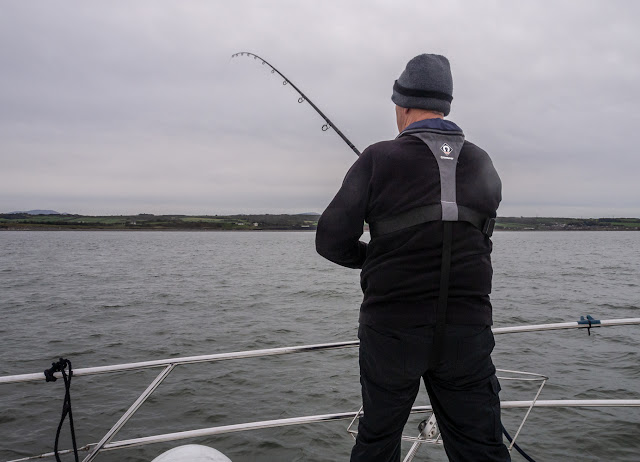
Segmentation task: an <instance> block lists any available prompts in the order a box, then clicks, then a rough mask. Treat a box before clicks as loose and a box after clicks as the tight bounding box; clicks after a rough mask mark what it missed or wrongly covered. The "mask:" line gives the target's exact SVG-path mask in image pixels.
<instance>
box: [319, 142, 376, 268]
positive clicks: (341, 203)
mask: <svg viewBox="0 0 640 462" xmlns="http://www.w3.org/2000/svg"><path fill="white" fill-rule="evenodd" d="M371 171H372V168H371V157H370V156H369V155H367V151H365V152H363V153H362V155H361V156H360V157H359V158H358V160H357V161H356V162H355V163H354V164H353V166H352V167H351V169H349V172H347V175H346V177H345V179H344V181H343V182H342V186H341V187H340V190H339V191H338V193H337V194H336V196H335V197H334V198H333V200H332V201H331V203H330V204H329V206H328V207H327V209H326V210H325V211H324V212H323V213H322V216H321V217H320V219H319V220H318V229H317V232H316V250H317V251H318V253H319V254H320V255H322V256H323V257H324V258H326V259H327V260H330V261H332V262H334V263H337V264H338V265H341V266H346V267H347V268H362V264H363V263H364V260H365V258H366V256H367V244H366V243H364V242H362V241H360V240H359V239H360V236H362V232H363V227H364V221H365V215H366V211H367V203H368V198H369V185H370V182H371Z"/></svg>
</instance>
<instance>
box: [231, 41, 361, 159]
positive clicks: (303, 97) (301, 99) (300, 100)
mask: <svg viewBox="0 0 640 462" xmlns="http://www.w3.org/2000/svg"><path fill="white" fill-rule="evenodd" d="M238 56H248V57H253V59H257V60H260V61H262V64H263V65H267V66H269V68H271V73H272V74H278V75H279V76H280V77H282V78H283V79H284V80H283V81H282V85H287V84H289V85H291V86H292V87H293V89H294V90H295V91H296V92H298V94H299V95H300V97H299V98H298V103H304V102H305V101H306V102H307V103H309V105H310V106H311V107H312V108H313V109H314V110H315V111H316V112H317V113H318V114H320V117H322V118H323V119H324V121H325V122H326V124H324V125H323V126H322V127H321V128H322V131H323V132H326V131H327V130H329V127H331V128H333V129H334V130H335V132H336V133H337V134H338V135H339V136H340V138H342V141H344V142H345V143H347V145H348V146H349V147H350V148H351V149H352V150H353V152H355V153H356V155H357V156H359V155H360V151H358V149H357V148H356V147H355V146H354V145H353V143H352V142H351V141H349V138H347V137H346V136H345V135H344V133H342V132H341V131H340V130H339V129H338V127H336V126H335V124H334V123H333V122H331V120H329V118H328V117H327V116H326V115H324V113H323V112H322V111H321V110H320V109H318V106H316V105H315V104H313V101H311V100H310V99H309V98H307V95H305V94H304V93H302V91H301V90H300V89H299V88H298V87H296V86H295V85H294V84H293V82H292V81H291V80H289V79H288V78H287V77H285V75H284V74H283V73H282V72H280V71H279V70H278V69H276V68H275V67H273V66H272V65H271V64H270V63H269V62H267V61H266V60H265V59H264V58H261V57H260V56H258V55H256V54H254V53H250V52H248V51H240V52H238V53H234V54H232V55H231V57H232V58H237V57H238Z"/></svg>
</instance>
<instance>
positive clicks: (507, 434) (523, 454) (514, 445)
mask: <svg viewBox="0 0 640 462" xmlns="http://www.w3.org/2000/svg"><path fill="white" fill-rule="evenodd" d="M502 433H504V436H506V437H507V439H508V440H509V443H511V442H512V441H513V439H512V438H511V435H509V432H508V431H507V429H506V428H504V425H503V426H502ZM513 447H514V448H515V450H516V451H518V452H519V453H520V455H521V456H522V457H524V458H525V459H527V460H528V461H529V462H536V461H535V460H533V459H532V458H531V457H530V456H529V455H528V454H527V453H526V452H524V451H523V450H522V448H521V447H520V446H518V444H517V443H513Z"/></svg>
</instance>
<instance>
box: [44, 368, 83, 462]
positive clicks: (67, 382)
mask: <svg viewBox="0 0 640 462" xmlns="http://www.w3.org/2000/svg"><path fill="white" fill-rule="evenodd" d="M67 367H68V368H69V375H67V373H66V372H65V369H66V368H67ZM56 372H60V373H61V374H62V379H63V380H64V401H63V403H62V416H61V417H60V423H59V424H58V430H57V431H56V441H55V443H54V445H53V452H54V454H55V456H56V461H57V462H62V461H61V460H60V455H59V454H58V441H59V439H60V431H61V430H62V424H63V423H64V419H65V418H66V417H67V415H68V416H69V428H70V430H71V442H72V443H73V453H74V455H75V458H76V462H78V446H77V444H76V430H75V428H74V426H73V414H72V412H71V377H73V370H72V369H71V361H69V360H68V359H64V358H60V361H58V362H57V363H51V368H50V369H47V370H45V371H44V377H45V379H46V381H47V382H55V381H56V380H57V378H56V376H55V373H56Z"/></svg>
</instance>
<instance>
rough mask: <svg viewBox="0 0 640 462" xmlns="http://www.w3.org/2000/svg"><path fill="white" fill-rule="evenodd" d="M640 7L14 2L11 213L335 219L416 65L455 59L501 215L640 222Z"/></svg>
mask: <svg viewBox="0 0 640 462" xmlns="http://www.w3.org/2000/svg"><path fill="white" fill-rule="evenodd" d="M639 31H640V2H635V1H632V0H629V1H611V0H609V1H604V0H603V1H586V0H575V1H541V0H536V1H518V2H513V1H442V2H435V1H433V2H420V3H417V2H414V1H406V2H405V1H390V0H389V1H372V0H367V1H349V2H339V1H324V2H302V1H277V0H274V1H271V2H263V1H242V0H234V1H233V2H221V1H213V0H210V1H195V0H186V1H185V0H172V1H162V0H149V1H134V2H131V1H109V2H97V1H86V0H84V1H64V2H63V1H51V2H41V1H25V0H6V1H3V2H2V5H1V9H0V212H9V211H13V210H28V209H34V208H44V209H54V210H58V211H60V212H69V213H82V214H93V215H96V214H134V213H145V212H146V213H156V214H170V213H182V214H226V213H267V212H269V213H299V212H307V211H316V212H321V211H322V210H323V209H324V207H325V206H326V205H327V204H328V202H329V201H330V200H331V198H332V197H333V195H334V194H335V192H336V191H337V188H338V187H339V185H340V183H341V181H342V178H343V177H344V174H345V172H346V171H347V169H348V168H349V166H350V165H351V164H352V163H353V162H354V161H355V159H356V157H355V155H354V153H353V152H352V151H351V150H350V149H349V148H348V146H347V145H346V144H345V143H344V142H343V141H342V140H341V139H340V138H339V137H338V136H337V135H336V134H335V133H334V132H333V131H331V130H329V131H327V132H322V131H321V130H320V127H321V125H322V124H323V121H322V119H321V118H320V117H319V116H318V115H317V114H316V113H315V112H313V110H312V109H311V108H310V107H309V106H308V105H307V104H298V103H297V95H296V94H295V92H294V91H293V90H292V88H291V87H290V86H283V85H282V83H281V80H280V79H279V78H278V77H277V76H275V75H273V74H271V73H270V72H269V70H268V68H267V67H266V66H263V65H262V64H261V63H260V62H259V61H255V60H253V59H250V58H246V57H244V58H235V59H233V60H232V59H231V55H232V54H233V53H235V52H238V51H251V52H254V53H256V54H258V55H260V56H262V57H263V58H265V59H266V60H268V61H269V62H271V63H272V64H273V65H274V66H276V67H277V68H278V69H279V70H280V71H281V72H283V73H284V74H285V75H287V76H288V77H289V78H290V79H291V80H292V81H293V82H294V83H295V84H296V85H298V86H299V87H300V88H301V89H302V90H303V91H304V92H306V93H307V95H308V96H309V98H311V99H312V100H313V101H314V102H315V103H316V104H317V105H318V106H319V107H320V108H321V109H322V110H323V111H324V112H325V113H326V114H327V115H328V116H329V117H330V118H331V119H332V120H333V121H334V123H335V124H336V125H337V126H338V127H339V128H340V129H341V130H342V131H343V132H344V133H345V134H346V135H347V136H348V137H349V138H350V139H351V141H352V142H353V143H354V144H355V145H356V146H357V147H358V148H360V149H361V150H362V149H364V148H365V147H366V146H367V145H369V144H371V143H374V142H376V141H379V140H382V139H389V138H392V137H394V136H395V135H396V127H395V119H394V110H393V104H392V103H391V100H390V95H391V87H392V85H393V81H394V80H395V79H396V78H397V77H398V76H399V75H400V73H401V72H402V70H403V69H404V66H405V64H406V62H407V61H408V60H409V59H411V58H412V57H413V56H415V55H417V54H420V53H424V52H430V53H441V54H444V55H446V56H447V57H448V58H449V59H450V61H451V64H452V70H453V74H454V101H453V106H452V111H451V114H450V115H449V117H448V118H449V119H450V120H453V121H455V122H456V123H458V125H460V126H461V127H462V128H463V129H464V130H465V133H466V136H467V139H469V140H470V141H473V142H474V143H476V144H478V145H480V146H481V147H483V148H484V149H486V150H487V151H488V152H489V153H490V154H491V156H492V158H493V161H494V164H495V165H496V167H497V169H498V171H499V173H500V175H501V177H502V180H503V197H504V200H503V203H502V205H501V208H500V210H499V214H500V215H501V216H520V215H525V216H535V215H539V216H575V217H580V216H584V217H610V216H629V217H630V216H634V217H639V216H640V200H639V199H640V181H638V172H639V171H640V159H639V157H640V156H639V153H638V148H637V140H636V134H637V127H639V126H640V86H639V84H638V82H640V32H639Z"/></svg>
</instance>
